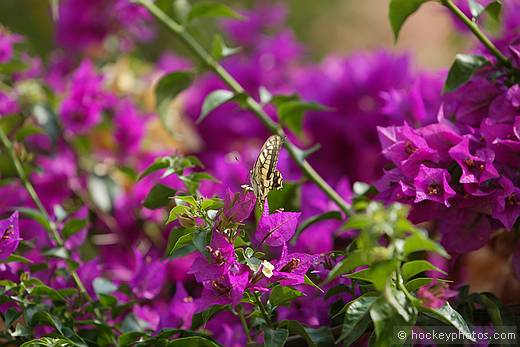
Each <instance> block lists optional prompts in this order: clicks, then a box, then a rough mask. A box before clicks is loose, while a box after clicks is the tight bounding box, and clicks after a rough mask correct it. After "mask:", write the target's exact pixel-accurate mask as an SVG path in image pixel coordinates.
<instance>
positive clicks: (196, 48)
mask: <svg viewBox="0 0 520 347" xmlns="http://www.w3.org/2000/svg"><path fill="white" fill-rule="evenodd" d="M136 2H138V3H140V4H141V5H143V6H144V7H146V8H147V9H148V10H149V11H150V13H152V14H153V15H154V16H155V17H156V18H157V19H158V20H160V21H161V22H162V23H163V24H165V25H166V26H167V27H168V28H169V29H170V30H171V31H172V32H173V33H175V34H176V35H177V36H178V37H179V38H180V39H181V40H182V41H183V42H184V43H185V44H186V45H187V46H188V48H189V49H190V50H191V51H192V52H193V53H194V54H195V55H196V56H197V57H198V58H199V59H200V60H202V62H203V63H204V64H205V65H207V66H208V67H209V68H210V69H211V70H213V72H214V73H216V74H217V75H218V76H219V77H220V79H222V81H224V82H225V83H226V84H227V85H228V86H229V88H230V89H231V90H232V91H233V92H234V93H235V94H238V95H244V96H245V97H246V98H245V107H246V108H247V109H248V110H250V111H251V112H253V113H254V114H255V115H256V117H257V118H258V119H260V121H261V122H262V123H263V124H264V125H265V126H266V127H267V128H268V129H269V131H271V132H272V133H274V134H278V135H281V136H283V134H284V132H283V129H282V127H281V126H280V125H279V124H277V123H276V122H274V121H273V120H272V119H271V118H270V117H269V115H268V114H267V113H266V112H265V111H264V109H263V108H262V105H260V104H259V103H258V102H257V101H256V100H255V99H253V97H251V96H250V95H248V94H247V93H246V91H245V90H244V88H243V87H242V86H241V85H240V83H238V81H237V80H236V79H235V78H234V77H233V76H231V75H230V74H229V72H228V71H227V70H226V69H224V67H223V66H222V65H220V64H219V63H218V61H216V60H215V59H214V58H213V57H212V56H211V55H210V54H209V53H208V52H207V51H206V50H205V49H204V47H202V46H201V45H200V44H199V43H198V42H197V40H196V39H195V38H194V37H193V36H192V35H191V34H190V33H188V32H187V31H186V30H185V28H184V27H183V26H182V25H180V24H179V23H177V22H176V21H174V20H173V19H171V18H170V17H168V15H166V14H165V13H164V12H163V11H161V9H159V8H158V7H157V6H156V5H155V4H154V3H153V2H151V1H149V0H137V1H136ZM285 146H286V148H287V150H288V152H289V154H290V155H291V157H292V158H293V159H294V161H295V162H296V163H297V164H298V166H299V167H300V168H301V170H302V171H303V172H304V173H305V174H306V175H307V176H308V177H309V178H310V179H311V180H312V181H313V182H314V183H315V184H316V185H317V186H318V187H319V188H320V189H321V190H322V191H323V192H324V193H325V194H326V195H327V196H328V197H329V198H330V199H331V200H332V201H334V203H336V205H338V207H339V208H340V209H341V210H342V211H343V212H344V213H345V214H346V215H349V214H350V206H349V204H348V203H347V202H346V201H345V200H344V199H343V198H342V197H341V196H340V195H339V194H338V193H337V192H336V191H335V190H334V189H333V188H332V187H331V186H330V185H329V184H328V183H327V182H325V180H324V179H323V178H322V177H321V176H320V175H319V174H318V173H317V172H316V170H314V168H313V167H312V166H311V165H310V164H309V163H308V162H307V161H306V160H301V159H300V158H299V157H300V153H301V150H300V149H299V148H298V147H296V146H295V145H294V144H293V143H292V142H290V141H289V140H287V141H285Z"/></svg>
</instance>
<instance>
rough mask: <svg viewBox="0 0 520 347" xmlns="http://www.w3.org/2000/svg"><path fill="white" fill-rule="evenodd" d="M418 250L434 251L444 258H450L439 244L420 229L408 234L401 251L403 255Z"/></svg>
mask: <svg viewBox="0 0 520 347" xmlns="http://www.w3.org/2000/svg"><path fill="white" fill-rule="evenodd" d="M419 251H430V252H435V253H437V254H439V255H440V256H442V257H444V258H450V255H449V254H448V253H447V252H446V250H444V248H443V247H442V246H441V245H440V244H438V243H437V242H435V241H433V240H431V239H429V238H428V236H427V235H426V234H425V233H424V232H422V231H418V232H415V233H413V234H412V235H410V236H408V237H407V238H406V239H405V240H404V246H403V253H404V255H405V256H408V255H410V254H412V253H414V252H419Z"/></svg>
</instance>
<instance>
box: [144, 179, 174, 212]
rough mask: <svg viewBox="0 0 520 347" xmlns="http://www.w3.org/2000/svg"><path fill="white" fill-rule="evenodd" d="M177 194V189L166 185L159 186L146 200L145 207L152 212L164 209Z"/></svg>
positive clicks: (154, 188) (153, 189)
mask: <svg viewBox="0 0 520 347" xmlns="http://www.w3.org/2000/svg"><path fill="white" fill-rule="evenodd" d="M175 193H176V190H175V189H172V188H170V187H168V186H165V185H164V184H157V185H155V186H154V187H153V188H152V189H151V190H150V192H149V193H148V195H147V196H146V198H145V199H144V202H143V206H144V207H146V208H149V209H152V210H154V209H158V208H161V207H164V206H166V205H168V204H169V203H170V202H171V198H172V197H173V196H175Z"/></svg>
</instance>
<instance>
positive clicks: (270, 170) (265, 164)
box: [249, 135, 284, 206]
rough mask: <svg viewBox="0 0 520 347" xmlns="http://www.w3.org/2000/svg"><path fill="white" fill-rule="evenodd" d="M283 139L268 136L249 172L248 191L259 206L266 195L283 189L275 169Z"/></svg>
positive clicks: (280, 176) (279, 174) (279, 175)
mask: <svg viewBox="0 0 520 347" xmlns="http://www.w3.org/2000/svg"><path fill="white" fill-rule="evenodd" d="M283 143H284V139H283V138H282V137H281V136H279V135H272V136H270V137H269V138H268V139H267V140H266V141H265V143H264V145H263V146H262V149H261V150H260V154H258V158H257V159H256V162H255V165H254V166H253V169H252V170H251V171H250V178H251V187H249V188H250V189H252V190H253V192H254V193H255V195H256V198H257V201H258V203H259V204H260V206H263V205H264V202H265V199H266V198H267V194H269V192H270V191H271V190H273V189H278V190H281V189H282V188H283V179H282V174H281V173H280V171H278V170H277V169H276V164H277V163H278V157H279V155H280V149H281V148H282V145H283Z"/></svg>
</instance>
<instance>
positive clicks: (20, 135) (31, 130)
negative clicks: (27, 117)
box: [16, 125, 44, 141]
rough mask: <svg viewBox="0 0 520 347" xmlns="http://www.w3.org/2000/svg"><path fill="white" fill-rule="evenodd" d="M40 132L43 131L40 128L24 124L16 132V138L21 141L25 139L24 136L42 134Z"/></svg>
mask: <svg viewBox="0 0 520 347" xmlns="http://www.w3.org/2000/svg"><path fill="white" fill-rule="evenodd" d="M42 133H44V130H43V129H42V128H40V127H36V126H32V125H26V126H24V127H22V128H21V129H20V130H18V131H17V132H16V140H17V141H23V140H25V138H27V137H29V136H31V135H35V134H42Z"/></svg>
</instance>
